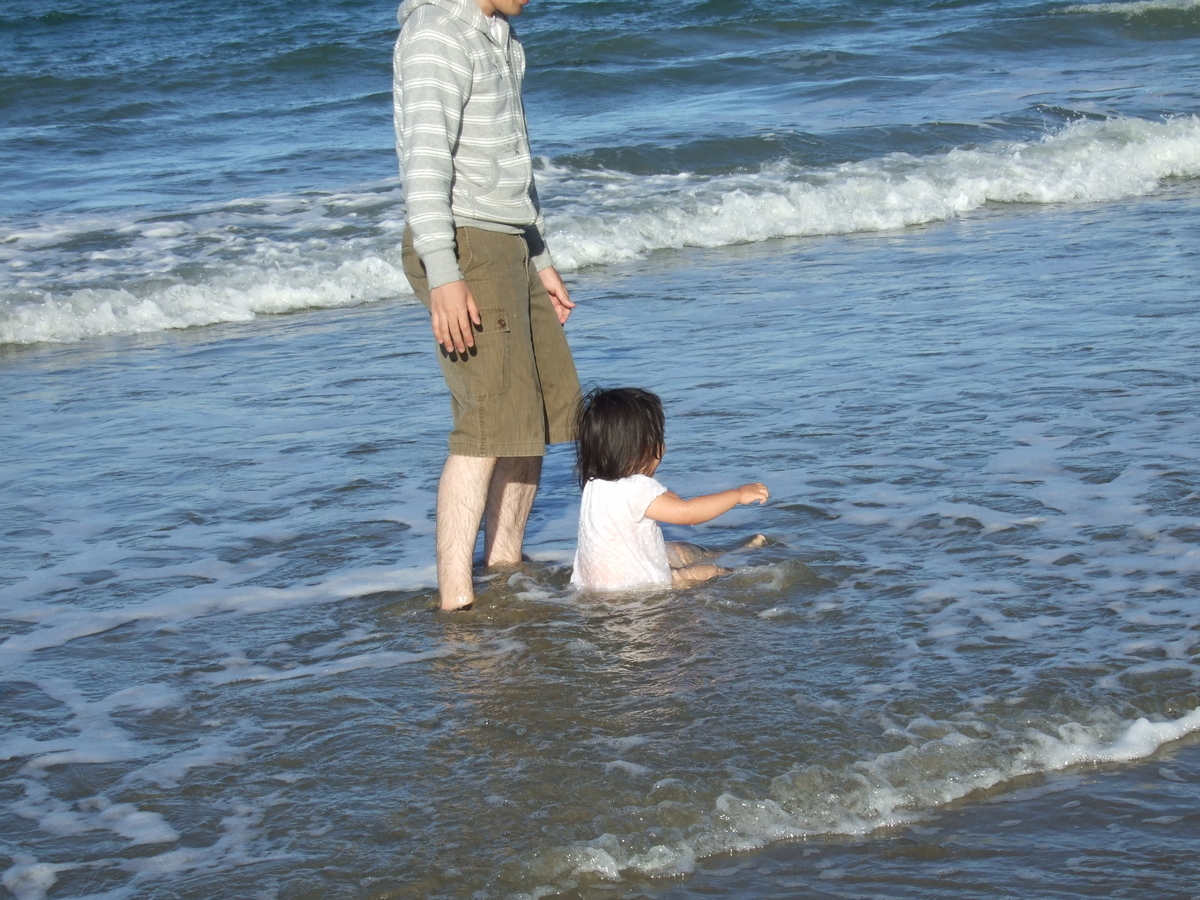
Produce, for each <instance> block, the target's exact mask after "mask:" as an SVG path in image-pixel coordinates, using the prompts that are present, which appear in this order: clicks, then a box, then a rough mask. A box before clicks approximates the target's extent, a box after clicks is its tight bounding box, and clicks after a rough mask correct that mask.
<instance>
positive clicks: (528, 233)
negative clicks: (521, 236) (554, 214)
mask: <svg viewBox="0 0 1200 900" xmlns="http://www.w3.org/2000/svg"><path fill="white" fill-rule="evenodd" d="M539 224H540V223H539ZM525 240H526V241H527V242H528V243H529V261H530V262H531V263H533V268H534V269H535V270H536V271H538V272H540V271H542V269H548V268H550V267H551V266H552V265H554V258H553V257H552V256H551V255H550V248H549V247H547V246H546V241H545V239H544V238H543V237H542V230H541V228H540V227H538V226H537V225H535V226H534V227H532V228H527V229H526V230H525Z"/></svg>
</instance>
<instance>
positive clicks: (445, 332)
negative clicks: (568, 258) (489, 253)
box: [429, 281, 574, 354]
mask: <svg viewBox="0 0 1200 900" xmlns="http://www.w3.org/2000/svg"><path fill="white" fill-rule="evenodd" d="M559 283H560V284H561V282H559ZM572 305H574V304H572ZM429 315H430V319H431V321H432V324H433V339H434V340H435V341H437V342H438V343H439V344H441V345H442V346H443V347H445V348H446V352H447V353H453V352H455V351H456V350H457V351H458V352H459V353H460V354H461V353H466V352H467V348H468V347H474V346H475V331H474V329H473V328H472V327H471V326H472V324H474V325H481V324H483V320H482V319H481V318H480V317H479V307H478V306H476V305H475V296H474V295H473V294H472V293H471V289H470V288H469V287H467V283H466V282H465V281H451V282H450V283H449V284H443V285H441V286H440V287H435V288H434V289H433V290H431V291H430V292H429Z"/></svg>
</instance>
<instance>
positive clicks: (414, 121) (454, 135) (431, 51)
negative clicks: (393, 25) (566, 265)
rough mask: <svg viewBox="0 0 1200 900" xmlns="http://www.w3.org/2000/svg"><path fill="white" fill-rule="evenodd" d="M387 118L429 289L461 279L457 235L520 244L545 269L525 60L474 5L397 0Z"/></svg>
mask: <svg viewBox="0 0 1200 900" xmlns="http://www.w3.org/2000/svg"><path fill="white" fill-rule="evenodd" d="M397 18H398V19H399V21H400V36H399V37H398V38H397V39H396V50H395V55H394V57H393V92H392V99H393V104H392V105H393V111H394V116H395V125H396V152H397V154H398V155H399V157H400V171H401V178H402V180H403V184H404V203H405V206H406V208H407V211H408V225H409V227H410V228H411V229H412V233H413V246H414V248H415V249H416V251H417V255H418V256H420V258H421V261H422V262H423V263H424V264H425V271H426V274H427V275H428V276H429V286H430V288H435V287H439V286H440V285H443V284H447V283H449V282H451V281H457V280H458V279H460V278H462V273H461V272H460V271H459V268H458V260H457V258H456V256H455V252H454V248H455V240H454V229H455V227H457V226H464V225H468V226H474V227H476V228H484V229H487V230H489V231H503V232H507V233H510V234H522V233H524V234H526V235H527V236H528V237H529V241H530V250H531V253H532V254H533V261H534V265H535V266H536V267H537V268H538V270H541V269H544V268H546V267H547V266H549V265H551V264H552V261H551V259H550V254H549V252H548V251H547V250H546V246H545V241H544V238H543V234H544V232H543V223H542V214H541V210H540V207H539V205H538V197H537V190H536V188H535V187H534V184H533V161H532V159H531V157H530V153H529V135H528V132H527V131H526V129H525V110H524V107H523V106H522V105H521V80H522V78H523V77H524V75H525V51H524V50H523V49H522V48H521V44H520V42H519V41H518V40H517V37H516V35H515V34H514V33H513V32H512V29H511V28H510V27H509V25H508V21H507V20H506V19H505V18H504V17H502V16H500V15H499V14H497V15H496V16H495V17H494V19H495V21H493V20H492V19H489V18H488V17H485V16H484V15H483V13H481V12H480V11H479V6H478V4H477V3H476V2H475V0H404V3H403V4H402V5H401V7H400V11H399V13H398V15H397Z"/></svg>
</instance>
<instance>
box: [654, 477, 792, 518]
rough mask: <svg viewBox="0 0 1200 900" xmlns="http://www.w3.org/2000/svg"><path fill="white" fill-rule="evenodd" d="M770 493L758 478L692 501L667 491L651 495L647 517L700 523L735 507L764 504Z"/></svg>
mask: <svg viewBox="0 0 1200 900" xmlns="http://www.w3.org/2000/svg"><path fill="white" fill-rule="evenodd" d="M769 496H771V495H770V493H769V492H768V491H767V486H766V485H765V484H763V483H762V482H760V481H756V482H754V483H753V484H743V485H742V486H741V487H737V488H731V489H730V490H728V491H721V492H720V493H719V494H705V495H704V496H703V497H696V498H694V499H692V500H684V499H683V498H682V497H680V496H679V495H678V494H676V493H674V492H673V491H667V492H666V493H665V494H659V495H658V496H657V497H655V498H654V501H653V502H652V503H651V504H650V505H649V506H648V507H647V508H646V516H647V517H648V518H651V519H653V520H654V521H655V522H666V523H667V524H668V525H699V524H700V523H701V522H708V521H711V520H712V519H715V518H716V517H717V516H719V515H721V514H722V513H727V512H729V510H731V509H733V508H734V507H735V506H743V505H745V504H747V503H766V502H767V498H768V497H769Z"/></svg>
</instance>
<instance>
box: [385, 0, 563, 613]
mask: <svg viewBox="0 0 1200 900" xmlns="http://www.w3.org/2000/svg"><path fill="white" fill-rule="evenodd" d="M527 2H528V0H404V3H403V5H402V6H401V7H400V12H399V16H398V18H399V20H400V36H399V38H398V39H397V41H396V51H395V57H394V75H395V79H394V110H395V120H396V149H397V152H398V153H399V155H400V169H401V177H402V180H403V184H404V200H405V205H406V208H407V214H408V227H407V228H406V229H405V234H404V245H403V247H404V249H403V255H404V272H405V275H406V276H407V277H408V280H409V283H410V284H411V285H412V288H413V291H414V292H415V293H416V295H417V297H418V298H419V299H420V300H421V302H422V303H424V304H425V306H426V308H428V309H429V312H430V317H431V321H432V325H433V336H434V339H435V340H436V341H437V345H438V346H437V349H438V355H439V363H440V365H441V369H442V374H443V376H444V377H445V379H446V384H447V386H448V387H449V389H450V398H451V400H450V405H451V409H452V411H453V414H454V430H453V431H452V432H451V433H450V441H449V443H450V454H449V456H448V457H447V459H446V465H445V467H444V468H443V470H442V477H441V481H440V482H439V484H438V499H437V572H438V590H439V592H440V594H441V606H442V609H445V610H454V609H464V608H467V607H469V606H470V605H471V603H472V602H473V601H474V597H475V595H474V585H473V583H472V580H471V564H472V557H473V556H474V551H475V540H476V537H477V536H478V534H479V525H480V520H481V519H482V520H484V524H485V544H484V563H485V565H488V566H506V565H515V564H516V563H519V562H520V561H521V547H522V543H523V541H524V536H525V523H526V520H527V519H528V517H529V510H530V508H531V507H532V505H533V498H534V494H535V493H536V492H537V485H538V478H539V476H540V475H541V469H542V457H543V456H544V455H545V452H546V445H547V444H551V443H559V442H562V441H569V440H571V439H572V437H573V431H574V418H575V412H576V409H577V407H578V403H579V379H578V377H577V376H576V374H575V364H574V362H573V361H572V359H571V352H570V349H569V348H568V347H567V342H566V337H565V336H564V334H563V325H564V324H565V323H566V321H567V317H568V316H570V314H571V310H572V309H573V308H574V306H575V304H574V303H573V302H572V301H571V298H570V296H569V295H568V293H567V289H566V286H565V285H564V284H563V282H562V279H561V278H560V277H559V275H558V272H556V271H555V269H554V266H553V263H552V260H551V258H550V254H549V252H548V250H547V249H546V243H545V239H544V231H543V223H542V215H541V211H540V208H539V205H538V197H537V190H536V189H535V187H534V184H533V163H532V159H531V156H530V152H529V136H528V133H527V132H526V127H525V113H524V108H523V106H522V104H521V80H522V78H523V76H524V73H525V54H524V51H523V49H522V48H521V44H520V43H519V42H518V40H517V38H516V35H514V34H513V32H512V30H511V29H510V27H509V24H508V17H509V16H516V15H519V14H520V13H521V10H522V8H523V7H524V6H525V4H526V3H527Z"/></svg>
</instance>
